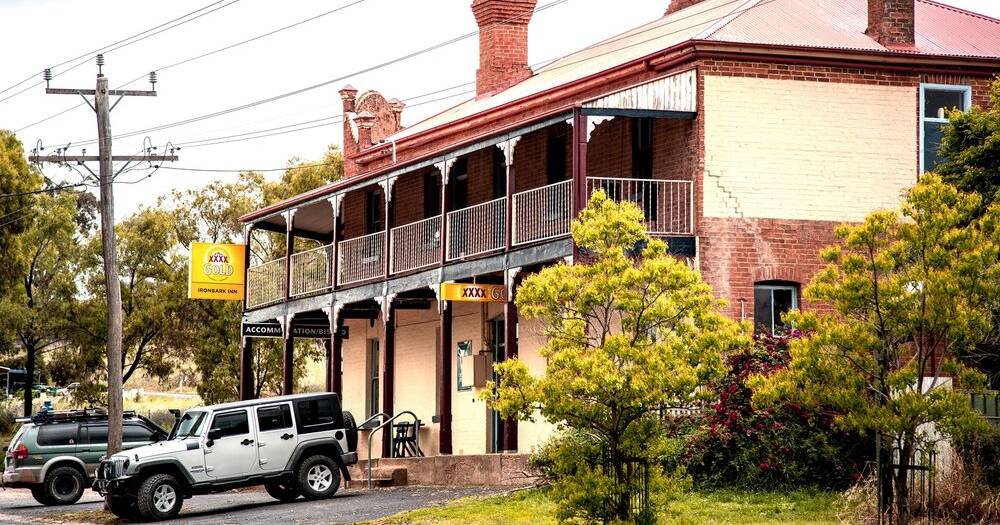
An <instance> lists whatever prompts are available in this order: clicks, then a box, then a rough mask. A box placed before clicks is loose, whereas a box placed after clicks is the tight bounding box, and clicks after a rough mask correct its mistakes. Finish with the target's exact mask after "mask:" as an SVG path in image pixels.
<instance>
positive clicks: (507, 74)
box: [472, 0, 538, 96]
mask: <svg viewBox="0 0 1000 525" xmlns="http://www.w3.org/2000/svg"><path fill="white" fill-rule="evenodd" d="M537 3H538V0H474V1H473V2H472V14H473V15H475V17H476V23H477V24H479V70H478V71H476V96H483V95H488V94H490V93H496V92H497V91H501V90H504V89H506V88H508V87H510V86H512V85H514V84H516V83H518V82H520V81H522V80H524V79H526V78H528V77H530V76H531V68H530V67H528V22H530V21H531V15H532V14H533V13H534V10H535V4H537Z"/></svg>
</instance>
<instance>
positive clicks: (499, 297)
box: [441, 283, 507, 303]
mask: <svg viewBox="0 0 1000 525" xmlns="http://www.w3.org/2000/svg"><path fill="white" fill-rule="evenodd" d="M441 299H442V300H445V301H468V302H474V303H504V302H507V287H506V286H504V285H502V284H469V283H441Z"/></svg>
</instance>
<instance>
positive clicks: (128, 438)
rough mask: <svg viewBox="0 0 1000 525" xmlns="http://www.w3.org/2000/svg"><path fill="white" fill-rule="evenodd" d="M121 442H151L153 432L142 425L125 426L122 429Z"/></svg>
mask: <svg viewBox="0 0 1000 525" xmlns="http://www.w3.org/2000/svg"><path fill="white" fill-rule="evenodd" d="M122 441H123V442H125V443H141V442H149V441H153V431H152V430H150V429H148V428H146V427H144V426H143V425H135V424H126V425H125V426H123V427H122Z"/></svg>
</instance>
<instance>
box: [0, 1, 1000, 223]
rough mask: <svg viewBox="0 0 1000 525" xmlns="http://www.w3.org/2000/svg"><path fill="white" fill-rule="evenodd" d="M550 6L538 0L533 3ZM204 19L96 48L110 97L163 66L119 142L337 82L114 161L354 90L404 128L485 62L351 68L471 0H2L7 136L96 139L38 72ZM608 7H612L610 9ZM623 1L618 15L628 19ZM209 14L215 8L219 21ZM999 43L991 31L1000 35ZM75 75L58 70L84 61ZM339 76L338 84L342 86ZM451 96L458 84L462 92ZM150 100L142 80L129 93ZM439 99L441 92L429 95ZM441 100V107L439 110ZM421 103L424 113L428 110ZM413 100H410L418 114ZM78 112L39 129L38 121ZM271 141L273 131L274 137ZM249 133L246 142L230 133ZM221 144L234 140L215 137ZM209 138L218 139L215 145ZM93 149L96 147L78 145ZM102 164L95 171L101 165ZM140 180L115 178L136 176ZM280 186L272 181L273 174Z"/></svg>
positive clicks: (640, 5)
mask: <svg viewBox="0 0 1000 525" xmlns="http://www.w3.org/2000/svg"><path fill="white" fill-rule="evenodd" d="M551 2H553V0H539V6H543V5H546V4H548V3H551ZM667 3H668V2H667V0H623V1H619V2H608V1H607V0H559V1H557V2H556V3H555V4H554V5H553V6H552V7H551V8H549V9H546V10H544V11H541V12H538V13H536V14H535V15H534V17H533V18H532V21H531V25H530V26H529V42H530V45H529V61H530V62H531V63H538V62H542V61H545V60H549V59H552V58H556V57H558V56H561V55H564V54H567V53H569V52H572V51H574V50H576V49H579V48H581V47H584V46H586V45H588V44H591V43H594V42H597V41H599V40H602V39H604V38H606V37H608V36H612V35H615V34H618V33H621V32H622V31H625V30H627V29H630V28H632V27H635V26H638V25H640V24H643V23H646V22H649V21H651V20H654V19H656V18H658V17H660V16H661V15H662V14H663V11H664V10H665V8H666V5H667ZM944 3H948V4H951V5H955V6H957V7H961V8H965V9H969V10H971V11H976V12H979V13H983V14H986V15H989V16H993V17H997V18H1000V2H998V1H997V0H944ZM210 4H214V5H212V6H211V7H209V8H207V9H205V10H203V11H201V12H200V14H204V13H207V14H204V16H201V17H200V18H197V19H194V20H192V21H190V22H187V23H184V24H183V25H179V26H177V27H175V28H173V29H170V30H166V31H163V32H162V33H159V34H155V35H153V36H150V37H148V38H146V39H144V40H142V41H140V42H137V43H134V44H132V45H128V46H125V47H122V48H121V49H116V50H113V51H109V52H106V53H105V61H106V65H105V66H104V74H105V75H107V77H108V80H109V84H110V85H111V87H118V86H119V85H121V84H124V83H126V82H128V81H130V80H133V79H135V78H137V77H140V76H143V75H145V74H146V73H148V72H149V71H153V70H157V71H158V77H159V78H158V83H157V85H156V88H157V92H158V96H157V97H128V98H125V99H124V100H122V101H121V103H120V104H119V105H118V106H117V107H115V109H114V111H113V112H112V113H111V125H112V132H113V133H114V134H120V133H127V132H131V131H136V130H142V129H146V128H152V127H155V126H158V125H161V124H166V123H173V122H177V121H180V120H184V119H187V118H189V117H194V116H199V115H205V114H209V113H212V112H216V111H219V110H223V109H229V108H232V107H236V106H240V105H242V104H245V103H247V102H253V101H257V100H261V99H265V98H268V97H272V96H275V95H278V94H282V93H287V92H291V91H294V90H297V89H299V88H302V87H306V86H312V85H315V84H319V83H322V82H327V81H332V82H330V83H329V84H328V85H326V86H324V87H320V88H317V89H313V90H310V91H307V92H304V93H301V94H298V95H295V96H290V97H287V98H283V99H281V100H279V101H276V102H273V103H268V104H263V105H260V106H257V107H254V108H251V109H247V110H243V111H236V112H232V113H229V114H226V115H224V116H220V117H217V118H211V119H206V120H201V121H198V122H192V123H190V124H186V125H183V126H178V127H172V128H169V129H163V130H159V131H151V132H149V133H143V134H139V135H136V136H134V137H127V138H121V139H117V140H116V141H115V143H114V152H115V154H118V155H130V154H136V153H138V152H140V151H141V150H142V149H143V145H144V143H145V140H146V137H148V140H149V141H150V143H152V144H153V145H156V146H160V147H162V146H163V145H164V144H166V143H168V142H171V143H173V144H182V143H185V142H191V141H197V140H201V139H210V138H215V137H230V136H233V135H240V134H243V133H248V132H251V131H258V130H265V129H274V128H281V129H276V130H274V131H284V130H288V129H296V128H283V126H288V125H290V124H296V123H302V122H306V121H313V120H318V119H323V118H326V117H334V116H339V115H340V113H341V102H340V96H339V94H338V90H339V89H340V88H341V87H343V86H344V85H345V84H348V83H349V84H352V85H353V86H355V87H356V88H358V89H359V90H361V91H364V90H366V89H376V90H378V91H380V92H381V93H383V94H384V95H385V96H386V97H387V98H399V99H404V100H406V99H410V98H412V97H415V96H418V95H425V96H424V97H422V98H416V99H413V100H410V101H409V107H408V108H407V109H406V110H405V111H404V113H403V123H404V125H406V124H413V123H415V122H417V121H419V120H421V119H423V118H426V117H428V116H430V115H433V114H434V113H436V112H438V111H440V110H443V109H446V108H447V107H450V106H452V105H454V104H456V103H458V102H460V101H462V100H464V99H465V98H469V97H470V96H471V95H469V94H468V93H467V91H468V90H470V89H472V86H471V85H465V86H462V84H466V83H470V82H473V81H474V80H475V71H476V68H477V67H478V59H479V55H478V39H477V38H475V37H472V38H467V39H464V40H461V41H458V42H456V43H453V44H450V45H448V46H445V47H442V48H440V49H437V50H434V51H431V52H428V53H425V54H422V55H420V56H417V57H414V58H412V59H408V60H405V61H402V62H399V63H397V64H393V65H389V66H387V67H384V68H380V69H377V70H374V71H369V72H365V73H360V74H359V73H358V72H359V71H361V70H363V69H365V68H369V67H371V66H373V65H375V64H379V63H382V62H385V61H388V60H392V59H394V58H397V57H400V56H402V55H405V54H407V53H410V52H412V51H415V50H418V49H423V48H426V47H430V46H432V45H434V44H437V43H439V42H442V41H445V40H448V39H451V38H453V37H457V36H460V35H465V34H467V33H470V32H472V31H475V30H476V24H475V20H474V18H473V16H472V12H471V10H470V9H469V5H470V4H471V0H433V1H426V0H425V1H413V0H360V1H359V0H285V1H282V2H276V1H274V0H221V1H220V0H171V1H169V2H168V1H163V0H157V1H154V0H101V1H100V2H96V3H95V2H87V1H84V0H0V27H2V30H0V46H2V49H5V50H6V53H5V54H4V58H3V67H2V68H0V90H3V89H6V88H7V87H9V86H11V85H12V84H14V83H16V82H18V81H21V80H24V79H26V78H28V77H29V76H31V75H32V74H35V76H34V77H33V78H32V80H31V81H29V82H26V83H24V84H22V85H19V86H18V87H16V88H14V89H12V90H10V91H7V92H5V93H0V99H3V98H5V97H8V96H10V95H12V94H13V93H16V92H17V91H20V90H22V89H26V88H28V89H27V90H26V91H25V92H24V93H22V94H19V95H17V96H14V97H12V98H10V99H9V100H6V101H0V128H5V129H12V130H15V131H18V137H19V138H20V139H21V141H22V142H23V143H24V145H25V148H26V150H31V149H32V148H34V147H35V146H36V144H38V143H39V141H41V144H42V145H43V146H44V147H45V148H46V149H45V153H54V151H53V150H54V148H56V147H58V146H64V145H66V144H67V143H70V154H79V153H80V152H81V151H80V147H81V146H79V145H74V144H79V143H81V142H83V141H86V140H93V139H95V138H96V122H95V118H94V114H93V111H91V110H90V108H88V107H87V106H86V105H82V104H83V102H82V100H81V99H80V98H79V97H77V96H72V95H46V94H45V93H44V87H43V86H41V85H39V86H34V87H30V86H31V85H32V84H33V83H35V82H38V81H39V80H41V71H42V69H44V68H45V67H50V66H53V65H55V64H58V63H60V62H63V61H64V60H67V59H70V58H73V57H77V56H79V55H84V54H86V53H88V52H90V51H92V50H95V49H98V48H101V47H104V46H107V45H108V44H111V43H113V42H116V41H119V40H122V39H124V38H127V37H129V36H131V35H134V34H136V33H139V32H141V31H144V30H147V29H150V28H153V27H155V26H158V25H160V24H162V23H164V22H167V21H169V20H172V19H175V18H177V17H179V16H182V15H184V14H186V13H189V12H191V11H194V10H197V9H200V8H203V7H206V6H209V5H210ZM341 6H346V7H344V8H343V9H342V10H341V11H338V12H335V13H332V14H329V15H326V16H322V17H319V18H317V19H315V20H313V21H310V22H306V23H303V24H301V25H298V26H296V27H294V28H291V29H288V30H286V31H283V32H280V33H277V34H275V35H272V36H269V37H266V38H262V39H259V40H256V41H254V42H251V43H248V44H246V45H241V46H239V47H235V48H233V49H230V50H227V51H223V52H220V53H217V54H214V55H212V56H208V57H205V58H201V59H198V60H194V61H191V62H190V63H186V64H182V65H178V66H175V67H170V68H166V69H164V67H165V66H168V65H171V64H174V63H176V62H179V61H181V60H184V59H187V58H190V57H194V56H197V55H200V54H202V53H205V52H208V51H212V50H215V49H218V48H221V47H224V46H227V45H229V44H232V43H235V42H239V41H242V40H245V39H248V38H251V37H254V36H257V35H260V34H263V33H267V32H269V31H272V30H275V29H278V28H281V27H283V26H286V25H289V24H293V23H295V22H298V21H301V20H304V19H307V18H310V17H313V16H316V15H319V14H321V13H324V12H327V11H330V10H333V9H336V8H338V7H341ZM609 6H614V7H615V8H612V9H608V7H609ZM623 6H628V7H627V8H622V7H623ZM213 10H214V11H213ZM998 38H1000V36H998ZM81 61H82V62H83V64H82V65H80V66H79V67H76V68H75V69H72V70H69V71H66V72H65V73H64V74H60V72H62V71H64V70H66V69H67V68H69V67H70V66H73V65H75V64H77V63H79V62H81ZM53 74H54V75H56V76H55V78H53V80H52V81H51V85H52V87H65V88H93V86H94V79H95V74H96V65H95V64H94V62H93V60H92V59H86V58H83V59H80V60H78V61H76V62H70V63H69V64H67V65H65V66H62V67H59V68H54V69H53ZM341 77H344V78H343V79H341ZM456 86H458V87H456ZM129 87H130V88H132V89H148V88H149V84H148V82H147V81H146V80H145V79H143V80H141V81H138V82H136V83H134V84H130V85H129ZM445 88H452V89H449V90H447V91H443V92H440V93H436V94H433V95H426V94H428V93H432V92H438V91H440V90H442V89H445ZM444 97H450V98H445V99H444V100H439V99H441V98H444ZM421 103H423V104H421ZM417 104H419V105H417ZM73 106H78V107H75V108H74V109H72V110H71V111H68V112H66V113H65V114H63V115H61V116H58V117H56V118H53V119H51V120H48V121H46V122H44V123H41V124H37V125H34V126H30V127H27V128H25V127H26V126H28V125H29V124H32V123H34V122H36V121H38V120H40V119H43V118H45V117H48V116H50V115H53V114H55V113H58V112H60V111H63V110H65V109H68V108H70V107H73ZM320 124H329V125H324V126H319V127H314V128H313V129H308V130H305V131H301V132H295V133H285V134H279V135H272V136H269V137H265V138H260V139H255V140H241V141H237V142H230V143H226V144H214V145H210V146H202V147H195V145H194V144H192V145H190V146H188V147H183V146H182V148H181V150H180V151H179V152H178V154H179V155H180V161H179V162H176V163H174V164H173V165H174V166H177V167H184V168H195V169H214V170H242V169H275V168H282V167H284V166H286V165H287V163H288V161H289V159H292V158H299V159H304V160H310V159H319V158H321V157H322V155H323V153H324V152H325V150H326V147H327V145H329V144H339V143H340V142H341V127H340V125H339V124H330V122H329V121H328V120H318V121H317V122H315V123H311V124H306V125H302V126H300V127H307V126H317V125H320ZM268 133H273V132H268ZM239 138H242V137H239ZM223 140H228V139H223ZM209 142H213V141H209ZM85 147H87V149H88V153H89V154H91V155H93V154H96V153H97V146H96V145H95V144H91V145H89V146H85ZM95 169H96V168H95ZM45 173H46V175H48V176H49V177H50V178H52V179H53V180H55V181H60V182H61V181H68V182H77V181H79V175H77V174H76V173H74V172H72V171H69V170H67V169H65V168H59V167H57V166H54V165H49V166H47V167H46V168H45ZM145 173H146V172H145V171H134V172H130V173H126V174H123V175H122V178H123V179H124V180H126V181H131V180H139V179H140V178H141V177H143V176H144V175H145ZM269 176H270V177H279V176H280V172H277V171H275V172H271V173H269ZM236 177H237V173H235V172H234V173H212V172H194V171H167V170H159V171H157V172H156V173H154V174H153V175H152V177H149V178H147V179H144V180H142V181H141V182H138V183H136V184H121V185H118V186H116V187H115V208H116V218H117V219H119V220H120V219H121V218H123V217H125V216H127V215H129V214H131V213H134V212H135V211H136V210H138V209H139V207H141V206H151V205H155V204H156V201H157V198H158V197H159V196H160V195H163V194H166V193H168V192H169V191H171V190H173V189H186V188H196V187H199V186H201V185H204V184H206V183H207V182H209V181H211V180H214V179H219V180H235V179H236Z"/></svg>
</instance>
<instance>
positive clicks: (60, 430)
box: [38, 423, 107, 447]
mask: <svg viewBox="0 0 1000 525" xmlns="http://www.w3.org/2000/svg"><path fill="white" fill-rule="evenodd" d="M79 430H80V425H78V424H76V423H68V424H67V423H63V424H56V425H42V426H41V427H39V429H38V444H39V445H42V446H45V447H58V446H63V445H75V444H76V442H77V439H78V438H77V434H78V433H79ZM105 441H107V439H105Z"/></svg>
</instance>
